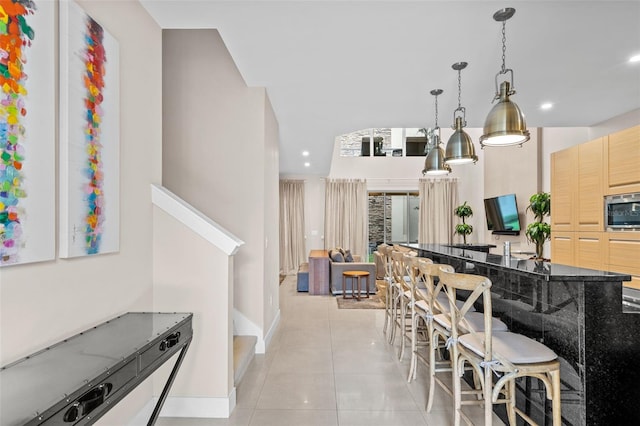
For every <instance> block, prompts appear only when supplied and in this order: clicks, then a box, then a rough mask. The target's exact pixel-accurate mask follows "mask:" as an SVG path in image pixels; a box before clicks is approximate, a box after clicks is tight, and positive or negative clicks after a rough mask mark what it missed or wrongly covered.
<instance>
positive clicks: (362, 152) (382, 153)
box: [336, 127, 429, 157]
mask: <svg viewBox="0 0 640 426" xmlns="http://www.w3.org/2000/svg"><path fill="white" fill-rule="evenodd" d="M336 140H337V141H338V143H339V144H340V156H341V157H403V156H406V157H423V156H425V155H427V146H428V142H429V139H428V138H427V136H426V134H425V129H417V128H399V127H396V128H375V129H364V130H358V131H356V132H351V133H347V134H344V135H340V136H338V137H337V138H336Z"/></svg>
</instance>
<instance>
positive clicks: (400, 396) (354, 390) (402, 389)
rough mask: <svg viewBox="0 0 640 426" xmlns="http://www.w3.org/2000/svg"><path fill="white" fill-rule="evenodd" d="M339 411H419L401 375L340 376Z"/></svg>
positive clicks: (338, 381)
mask: <svg viewBox="0 0 640 426" xmlns="http://www.w3.org/2000/svg"><path fill="white" fill-rule="evenodd" d="M336 395H337V397H336V398H337V400H338V410H380V411H390V410H419V409H420V407H418V406H417V405H416V403H415V401H414V400H413V397H412V396H411V393H410V392H409V389H408V388H407V383H406V381H405V380H404V378H403V377H400V375H391V374H341V375H337V376H336Z"/></svg>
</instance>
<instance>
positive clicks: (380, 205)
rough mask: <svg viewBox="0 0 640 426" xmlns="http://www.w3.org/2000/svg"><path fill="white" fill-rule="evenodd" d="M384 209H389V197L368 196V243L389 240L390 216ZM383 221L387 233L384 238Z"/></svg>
mask: <svg viewBox="0 0 640 426" xmlns="http://www.w3.org/2000/svg"><path fill="white" fill-rule="evenodd" d="M385 211H391V197H385V196H383V195H382V194H380V195H370V196H369V244H370V245H371V247H374V246H377V245H378V244H380V243H382V242H383V241H390V240H391V217H386V215H385ZM385 222H386V229H387V235H386V238H385Z"/></svg>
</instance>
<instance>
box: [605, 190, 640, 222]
mask: <svg viewBox="0 0 640 426" xmlns="http://www.w3.org/2000/svg"><path fill="white" fill-rule="evenodd" d="M604 220H605V226H606V228H607V229H609V230H625V229H628V230H636V231H640V193H635V194H623V195H608V196H606V197H604Z"/></svg>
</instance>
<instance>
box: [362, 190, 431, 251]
mask: <svg viewBox="0 0 640 426" xmlns="http://www.w3.org/2000/svg"><path fill="white" fill-rule="evenodd" d="M419 206H420V198H419V196H418V193H417V192H370V193H369V248H370V252H373V251H374V250H375V248H376V247H377V246H378V245H379V244H382V243H387V244H389V245H391V244H406V243H417V242H418V217H419V212H420V207H419Z"/></svg>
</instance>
